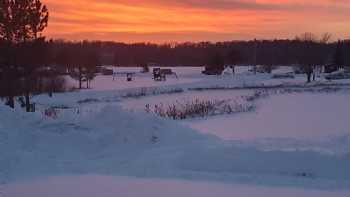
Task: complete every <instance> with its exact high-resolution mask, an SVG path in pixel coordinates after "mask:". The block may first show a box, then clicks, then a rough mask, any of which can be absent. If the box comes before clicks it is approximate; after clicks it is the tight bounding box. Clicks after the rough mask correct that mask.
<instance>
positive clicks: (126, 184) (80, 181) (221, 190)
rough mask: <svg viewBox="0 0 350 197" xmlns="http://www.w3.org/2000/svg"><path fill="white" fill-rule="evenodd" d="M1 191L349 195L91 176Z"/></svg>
mask: <svg viewBox="0 0 350 197" xmlns="http://www.w3.org/2000/svg"><path fill="white" fill-rule="evenodd" d="M2 189H3V190H2V195H3V196H5V197H7V196H11V197H40V196H45V197H46V196H50V197H62V196H65V197H80V196H82V197H96V196H101V197H116V196H123V197H141V196H150V197H157V196H167V197H179V196H181V197H193V196H201V197H213V196H223V197H229V196H240V197H254V196H284V197H295V196H298V197H347V196H349V195H350V192H349V191H320V190H306V189H297V188H283V187H281V188H278V187H277V188H276V187H259V186H247V185H230V184H220V183H215V182H194V181H180V180H162V179H137V178H130V177H109V176H92V175H90V176H75V177H72V176H69V177H68V176H67V177H54V178H50V179H48V180H46V179H45V180H40V181H32V182H30V183H19V184H11V185H7V186H5V187H4V188H2ZM0 195H1V191H0Z"/></svg>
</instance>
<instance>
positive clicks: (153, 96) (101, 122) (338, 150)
mask: <svg viewBox="0 0 350 197" xmlns="http://www.w3.org/2000/svg"><path fill="white" fill-rule="evenodd" d="M128 69H130V68H125V70H128ZM239 70H241V71H240V72H239V73H238V74H237V75H235V76H234V77H232V76H204V75H201V74H200V71H201V69H200V68H176V69H175V71H176V72H177V73H178V75H179V79H175V78H174V79H169V81H168V82H153V81H152V79H151V76H150V75H149V74H137V75H136V79H135V81H134V82H131V83H127V82H122V80H123V79H118V80H117V81H113V80H112V76H99V77H100V78H97V79H96V81H95V82H94V83H93V86H92V87H93V89H91V90H83V91H80V92H79V91H77V92H71V93H61V94H55V96H54V97H53V98H49V97H48V96H47V95H39V96H36V97H34V98H33V100H34V101H35V102H36V103H37V106H38V111H37V113H34V114H27V113H24V112H23V111H22V110H21V109H19V108H16V109H15V110H10V109H8V108H7V107H5V106H3V105H0V120H1V121H0V184H2V185H0V196H1V195H3V196H5V197H8V196H11V197H12V196H18V197H21V196H24V195H25V196H26V197H27V196H28V197H32V196H33V197H34V196H77V197H86V196H89V195H90V196H91V195H92V196H96V195H98V196H112V195H114V196H115V195H120V196H141V194H144V196H164V195H165V194H166V195H167V196H171V195H173V196H199V195H200V196H205V195H207V196H214V195H215V196H216V195H217V194H222V195H223V196H232V195H238V196H261V195H262V193H264V194H266V196H281V195H282V194H283V195H284V196H288V195H289V196H296V195H299V196H349V194H350V171H349V167H348V166H350V157H349V154H350V125H349V122H348V121H347V120H348V118H347V117H348V116H349V110H350V108H349V106H350V105H348V101H349V100H350V99H349V98H350V91H349V89H348V88H349V86H344V85H342V86H339V85H338V83H343V84H345V83H347V81H346V80H344V81H339V82H328V81H326V80H324V79H319V81H318V82H314V83H312V84H311V85H305V76H303V75H300V76H299V75H298V76H296V78H295V79H271V75H269V74H258V75H252V74H251V73H249V72H247V68H245V67H242V68H239ZM123 71H124V70H123ZM276 72H278V73H281V72H282V73H283V72H289V69H285V68H282V69H279V70H278V71H276ZM119 80H120V81H119ZM336 83H337V84H336ZM247 87H249V89H246V88H247ZM252 87H254V88H258V89H261V88H262V87H265V88H266V87H267V88H272V89H273V90H276V89H278V90H281V92H283V93H273V94H269V95H268V96H266V97H262V98H259V99H257V100H254V101H249V102H253V104H254V105H255V106H256V108H255V110H254V111H251V112H244V113H236V114H231V115H223V116H214V117H206V118H204V119H201V118H196V119H189V120H183V121H174V120H168V119H163V118H160V117H157V116H156V115H153V114H149V113H146V112H145V111H144V108H145V105H146V104H157V103H160V102H161V103H165V104H171V103H173V102H186V101H190V100H193V99H196V98H197V99H207V100H211V99H231V100H232V101H233V102H243V103H244V102H248V100H247V99H244V98H246V97H249V96H251V95H254V94H255V93H256V89H254V88H252ZM207 88H209V89H213V88H216V89H217V88H218V89H219V90H206V89H207ZM237 88H238V89H237ZM291 88H292V89H293V88H294V89H293V91H286V90H289V89H291ZM198 89H200V90H201V91H198ZM172 90H176V91H177V92H176V93H171V92H172ZM178 90H181V91H178ZM194 90H196V91H194ZM300 90H307V91H300ZM315 90H317V91H315ZM319 90H322V91H319ZM323 90H325V91H323ZM274 92H276V91H274ZM277 92H278V91H277ZM170 93H171V94H170ZM135 95H136V96H135ZM51 108H54V109H55V110H54V112H52V111H47V110H48V109H51ZM49 112H50V113H49ZM52 113H54V114H52ZM48 115H50V116H48ZM94 174H95V175H96V176H93V175H94ZM86 175H89V176H86ZM57 176H59V177H57ZM125 176H128V177H138V178H127V177H125ZM46 177H53V178H50V179H49V180H46ZM140 178H142V179H140ZM91 185H93V186H91ZM82 187H84V188H88V189H82ZM51 188H52V189H51ZM131 188H132V189H131ZM203 188H205V189H203ZM107 191H111V192H107ZM94 192H95V193H94ZM96 192H97V193H96ZM143 192H144V193H143ZM181 192H183V193H181ZM93 194H95V195H93ZM1 197H2V196H1Z"/></svg>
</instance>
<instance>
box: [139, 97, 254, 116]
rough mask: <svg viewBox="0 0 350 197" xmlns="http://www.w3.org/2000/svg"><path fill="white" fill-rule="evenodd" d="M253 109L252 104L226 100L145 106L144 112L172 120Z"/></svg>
mask: <svg viewBox="0 0 350 197" xmlns="http://www.w3.org/2000/svg"><path fill="white" fill-rule="evenodd" d="M253 109H254V105H253V104H249V103H239V102H237V101H235V100H232V99H227V100H199V99H195V100H193V101H187V102H185V103H180V102H178V101H177V102H176V103H175V104H170V105H164V104H163V103H160V104H157V105H154V107H153V108H151V106H150V105H149V104H148V105H146V112H148V113H154V114H156V115H158V116H160V117H164V118H171V119H174V120H178V119H188V118H196V117H207V116H215V115H223V114H233V113H239V112H247V111H251V110H253Z"/></svg>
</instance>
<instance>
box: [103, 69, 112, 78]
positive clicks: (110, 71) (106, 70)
mask: <svg viewBox="0 0 350 197" xmlns="http://www.w3.org/2000/svg"><path fill="white" fill-rule="evenodd" d="M101 73H102V75H107V76H108V75H109V76H110V75H113V70H112V69H108V68H102V69H101Z"/></svg>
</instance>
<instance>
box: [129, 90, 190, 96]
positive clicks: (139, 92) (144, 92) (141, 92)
mask: <svg viewBox="0 0 350 197" xmlns="http://www.w3.org/2000/svg"><path fill="white" fill-rule="evenodd" d="M182 92H184V90H183V89H182V88H172V89H160V88H140V89H137V90H132V91H128V92H126V93H125V94H124V95H123V98H139V97H144V96H154V95H161V94H175V93H182Z"/></svg>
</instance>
